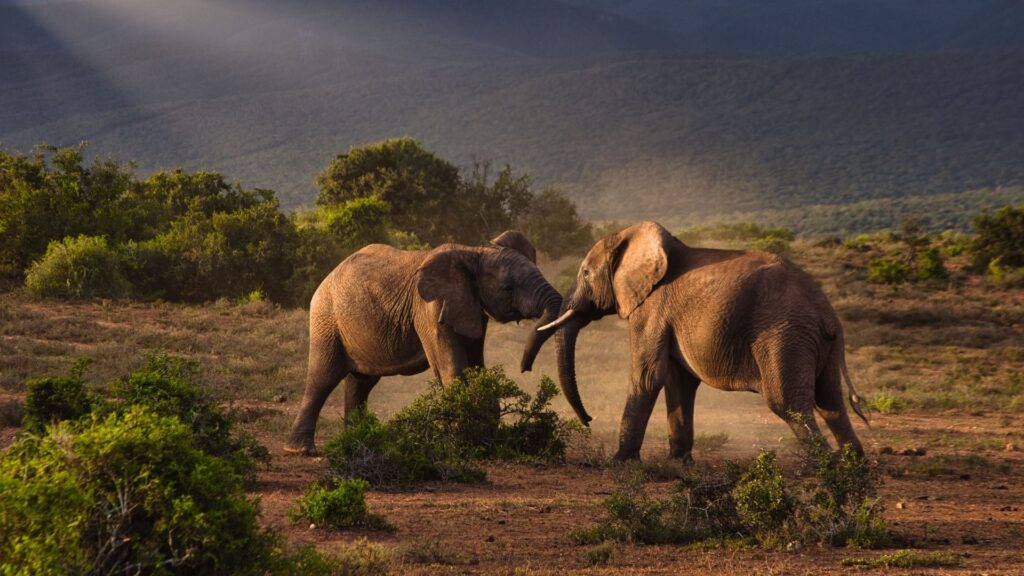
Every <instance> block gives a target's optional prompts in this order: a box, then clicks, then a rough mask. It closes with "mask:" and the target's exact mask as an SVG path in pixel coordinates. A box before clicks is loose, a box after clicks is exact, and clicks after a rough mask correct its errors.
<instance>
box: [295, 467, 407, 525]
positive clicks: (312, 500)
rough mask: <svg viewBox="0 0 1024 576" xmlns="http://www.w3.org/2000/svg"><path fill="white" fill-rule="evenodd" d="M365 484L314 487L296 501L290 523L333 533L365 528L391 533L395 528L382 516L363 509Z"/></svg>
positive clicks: (316, 485)
mask: <svg viewBox="0 0 1024 576" xmlns="http://www.w3.org/2000/svg"><path fill="white" fill-rule="evenodd" d="M369 487H370V483H369V482H367V481H365V480H342V481H340V482H338V483H337V484H336V485H335V486H334V488H332V489H326V488H323V487H322V486H320V485H318V484H313V485H312V486H310V487H309V489H308V490H306V493H305V494H303V496H302V499H301V500H299V507H298V509H296V510H292V511H290V512H289V513H288V517H289V518H291V520H292V521H293V522H297V521H299V520H309V521H310V522H312V523H313V524H316V525H317V526H325V527H327V528H332V529H334V530H344V529H346V528H352V527H357V526H358V527H364V528H370V529H374V530H387V531H394V530H395V527H394V526H393V525H392V524H390V523H388V521H387V520H385V519H384V518H383V517H382V516H378V515H376V514H371V513H370V511H369V509H367V507H366V490H367V489H368V488H369Z"/></svg>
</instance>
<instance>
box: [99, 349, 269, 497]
mask: <svg viewBox="0 0 1024 576" xmlns="http://www.w3.org/2000/svg"><path fill="white" fill-rule="evenodd" d="M112 389H113V390H112V391H113V394H114V395H115V397H116V398H117V402H116V403H115V404H113V407H114V409H115V410H120V411H124V410H126V409H130V408H131V407H133V406H144V407H146V408H148V409H149V410H151V411H152V412H153V413H155V414H159V415H161V416H173V417H176V418H178V419H179V420H180V421H182V422H184V423H185V424H186V425H188V426H189V427H191V429H192V438H193V441H194V442H195V448H196V449H198V450H202V451H204V452H206V453H207V454H210V455H213V456H217V457H219V458H223V459H224V460H225V461H227V462H229V463H230V464H231V465H232V466H233V467H234V468H235V470H236V471H237V472H238V473H240V474H242V475H243V476H245V477H247V478H252V477H253V476H254V474H255V471H256V466H257V463H267V462H269V460H270V454H269V452H267V449H266V448H264V447H263V446H260V445H259V444H258V443H256V441H255V440H253V439H252V438H251V437H250V436H248V435H247V434H244V433H239V432H237V431H236V430H235V427H234V424H235V420H234V417H233V416H232V415H231V414H230V413H227V412H225V411H224V410H223V409H221V408H220V406H219V405H218V403H217V401H216V400H215V399H214V398H213V396H212V395H211V394H210V391H209V386H208V385H207V384H206V382H205V381H203V380H202V379H201V378H200V376H199V366H198V364H196V363H195V362H194V361H192V360H188V359H186V358H180V357H175V356H170V355H167V354H154V355H151V356H150V357H149V359H148V360H147V362H146V364H145V365H144V366H142V367H141V368H140V369H138V370H136V371H135V372H133V373H131V374H129V375H128V376H126V377H124V378H122V379H121V380H119V381H117V382H115V383H114V385H113V386H112Z"/></svg>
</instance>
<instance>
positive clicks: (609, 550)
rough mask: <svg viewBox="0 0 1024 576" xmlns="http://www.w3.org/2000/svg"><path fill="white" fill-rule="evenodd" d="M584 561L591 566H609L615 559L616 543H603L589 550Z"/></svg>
mask: <svg viewBox="0 0 1024 576" xmlns="http://www.w3.org/2000/svg"><path fill="white" fill-rule="evenodd" d="M584 559H585V560H586V562H587V564H589V565H591V566H597V565H599V564H609V563H610V562H611V561H612V560H613V559H615V542H611V541H609V542H602V543H600V544H598V545H597V546H592V547H590V548H587V551H586V553H585V555H584Z"/></svg>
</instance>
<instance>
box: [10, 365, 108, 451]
mask: <svg viewBox="0 0 1024 576" xmlns="http://www.w3.org/2000/svg"><path fill="white" fill-rule="evenodd" d="M88 364H89V362H88V361H83V360H80V361H79V362H78V363H77V364H76V365H75V367H74V368H73V369H72V370H71V373H70V374H69V375H68V376H64V377H58V378H40V379H38V380H30V381H29V382H28V383H27V385H26V387H27V388H28V394H27V395H26V396H25V415H24V418H23V420H22V426H23V427H24V428H25V430H27V431H29V432H34V433H36V434H40V433H42V432H43V431H44V430H45V429H46V427H47V426H48V425H50V424H53V423H55V422H59V421H61V420H77V419H79V418H82V417H84V416H86V415H88V414H89V413H90V412H91V411H92V409H93V406H94V405H95V404H96V401H97V399H96V398H95V397H94V396H93V395H92V394H91V393H89V391H88V390H87V389H86V384H85V381H84V380H83V379H82V372H83V371H84V370H85V367H86V366H88Z"/></svg>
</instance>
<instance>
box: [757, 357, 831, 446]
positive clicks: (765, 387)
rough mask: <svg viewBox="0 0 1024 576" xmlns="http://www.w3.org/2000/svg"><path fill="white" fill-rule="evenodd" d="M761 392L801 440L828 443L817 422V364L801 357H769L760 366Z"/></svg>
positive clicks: (772, 408) (769, 405) (773, 410)
mask: <svg viewBox="0 0 1024 576" xmlns="http://www.w3.org/2000/svg"><path fill="white" fill-rule="evenodd" d="M759 367H760V368H761V374H762V383H761V384H762V387H761V392H762V394H763V395H764V398H765V401H766V402H767V403H768V407H769V408H771V410H772V412H774V413H775V414H776V415H777V416H778V417H779V418H782V419H783V420H784V421H785V422H786V424H788V425H789V427H790V429H791V430H793V434H794V435H796V437H797V438H798V439H800V440H801V441H821V442H824V443H825V444H826V445H827V444H828V442H827V441H826V440H825V437H824V436H822V435H821V429H820V428H818V422H817V421H816V420H815V419H814V407H815V405H814V400H815V398H814V381H815V376H814V373H813V367H814V362H808V361H807V360H806V359H802V358H799V357H796V356H795V355H794V357H792V358H780V357H778V356H773V357H770V358H769V359H768V360H767V361H765V362H762V363H759Z"/></svg>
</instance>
